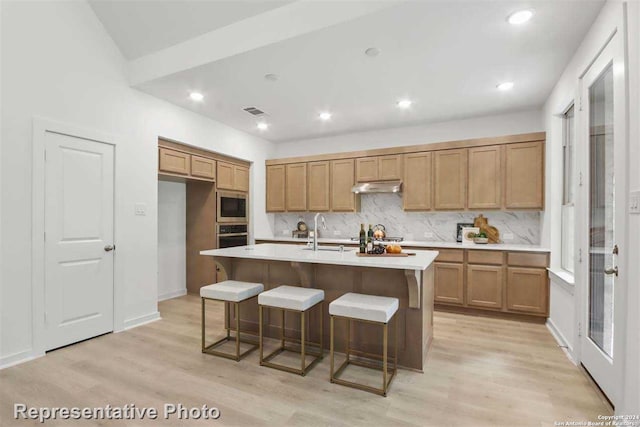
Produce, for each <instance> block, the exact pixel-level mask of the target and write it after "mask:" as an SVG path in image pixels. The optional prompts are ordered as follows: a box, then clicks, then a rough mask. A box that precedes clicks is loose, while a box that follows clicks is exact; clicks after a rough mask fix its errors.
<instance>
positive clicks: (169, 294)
mask: <svg viewBox="0 0 640 427" xmlns="http://www.w3.org/2000/svg"><path fill="white" fill-rule="evenodd" d="M186 294H187V288H184V289H179V290H177V291H171V292H167V293H164V294H162V295H158V301H165V300H168V299H171V298H178V297H182V296H185V295H186Z"/></svg>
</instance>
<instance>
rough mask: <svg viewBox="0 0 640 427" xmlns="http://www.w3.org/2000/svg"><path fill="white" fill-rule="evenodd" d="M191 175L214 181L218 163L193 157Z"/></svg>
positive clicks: (204, 158)
mask: <svg viewBox="0 0 640 427" xmlns="http://www.w3.org/2000/svg"><path fill="white" fill-rule="evenodd" d="M191 175H193V176H197V177H200V178H208V179H211V180H214V179H215V178H216V161H215V160H213V159H207V158H206V157H200V156H194V155H192V156H191Z"/></svg>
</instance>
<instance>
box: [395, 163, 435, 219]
mask: <svg viewBox="0 0 640 427" xmlns="http://www.w3.org/2000/svg"><path fill="white" fill-rule="evenodd" d="M431 159H432V154H431V152H426V153H412V154H406V155H405V156H404V166H405V167H404V181H403V183H402V187H403V188H402V206H403V208H404V210H405V211H428V210H430V209H431V208H432V207H433V204H432V202H431V188H432V187H433V179H432V167H431V164H432V162H431Z"/></svg>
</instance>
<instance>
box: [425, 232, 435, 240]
mask: <svg viewBox="0 0 640 427" xmlns="http://www.w3.org/2000/svg"><path fill="white" fill-rule="evenodd" d="M424 238H425V239H433V233H432V232H431V231H425V232H424Z"/></svg>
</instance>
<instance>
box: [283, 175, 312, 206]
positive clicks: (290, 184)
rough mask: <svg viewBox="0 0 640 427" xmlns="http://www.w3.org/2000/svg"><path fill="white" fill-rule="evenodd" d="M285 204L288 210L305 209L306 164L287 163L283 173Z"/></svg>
mask: <svg viewBox="0 0 640 427" xmlns="http://www.w3.org/2000/svg"><path fill="white" fill-rule="evenodd" d="M285 191H286V192H285V205H286V207H287V211H289V212H301V211H306V210H307V164H306V163H292V164H288V165H287V168H286V173H285Z"/></svg>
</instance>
